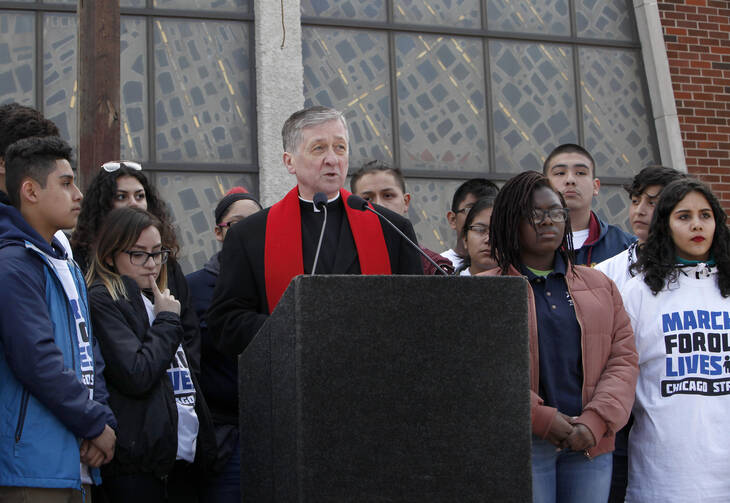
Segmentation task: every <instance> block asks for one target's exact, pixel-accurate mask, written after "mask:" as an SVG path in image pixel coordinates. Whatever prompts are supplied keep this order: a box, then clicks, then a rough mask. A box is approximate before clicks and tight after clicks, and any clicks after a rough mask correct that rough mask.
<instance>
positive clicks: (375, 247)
mask: <svg viewBox="0 0 730 503" xmlns="http://www.w3.org/2000/svg"><path fill="white" fill-rule="evenodd" d="M349 196H350V193H349V192H347V191H346V190H345V189H340V197H341V198H342V202H343V204H344V205H345V215H346V216H347V220H348V222H349V223H350V230H351V231H352V236H353V238H354V239H355V248H356V249H357V258H358V260H359V261H360V271H361V272H362V274H390V273H391V270H390V257H389V255H388V247H387V246H386V245H385V236H383V228H382V227H381V226H380V219H379V218H378V217H377V216H376V215H374V214H373V213H371V212H369V211H359V210H355V209H352V208H350V207H349V206H348V205H347V198H348V197H349ZM299 274H304V260H303V258H302V215H301V213H300V209H299V191H298V188H297V187H294V188H293V189H292V190H290V191H289V193H288V194H287V195H286V196H284V199H282V200H281V201H279V202H278V203H276V204H275V205H273V206H272V207H271V208H270V209H269V214H268V215H267V217H266V238H265V243H264V278H265V281H266V299H267V301H268V304H269V313H271V312H273V311H274V308H275V307H276V304H278V303H279V299H281V296H282V295H284V290H286V287H288V286H289V282H290V281H291V280H292V278H293V277H294V276H298V275H299Z"/></svg>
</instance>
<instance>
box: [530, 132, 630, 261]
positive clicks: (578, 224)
mask: <svg viewBox="0 0 730 503" xmlns="http://www.w3.org/2000/svg"><path fill="white" fill-rule="evenodd" d="M542 172H543V174H544V175H545V176H547V177H548V179H549V180H550V183H551V184H552V185H553V187H555V190H557V191H558V192H560V193H561V194H562V195H563V197H564V198H565V204H567V206H568V208H569V209H570V226H571V230H572V239H573V249H574V250H575V263H576V264H578V265H587V266H593V265H595V264H597V263H598V262H602V261H604V260H606V259H607V258H611V257H613V256H614V255H617V254H618V253H621V252H622V251H624V250H625V249H627V248H628V247H629V245H630V244H631V243H632V242H633V241H634V240H635V238H634V237H633V236H631V235H630V234H628V233H626V232H624V231H623V230H621V229H620V228H618V227H617V226H615V225H611V224H607V223H605V222H603V221H601V220H600V219H599V218H598V216H597V215H596V214H595V213H594V212H593V210H592V209H591V207H592V205H593V198H594V197H595V196H597V195H598V190H599V189H600V187H601V181H600V180H599V179H598V178H596V163H595V161H594V160H593V157H592V156H591V154H590V153H589V152H588V151H587V150H586V149H584V148H583V147H581V146H580V145H576V144H574V143H565V144H563V145H559V146H557V147H555V148H554V149H553V151H552V152H550V155H548V157H547V159H545V163H544V164H543V167H542Z"/></svg>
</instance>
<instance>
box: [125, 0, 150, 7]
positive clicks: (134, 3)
mask: <svg viewBox="0 0 730 503" xmlns="http://www.w3.org/2000/svg"><path fill="white" fill-rule="evenodd" d="M146 5H147V0H119V6H120V7H145V6H146Z"/></svg>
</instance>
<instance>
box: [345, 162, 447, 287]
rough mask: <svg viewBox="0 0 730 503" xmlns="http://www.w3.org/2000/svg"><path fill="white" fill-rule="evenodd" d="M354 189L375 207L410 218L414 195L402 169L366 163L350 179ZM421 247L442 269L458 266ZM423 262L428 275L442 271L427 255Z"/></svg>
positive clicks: (354, 191) (352, 189) (422, 258)
mask: <svg viewBox="0 0 730 503" xmlns="http://www.w3.org/2000/svg"><path fill="white" fill-rule="evenodd" d="M350 190H351V191H352V193H353V194H357V195H358V196H360V197H362V198H363V199H365V200H366V201H368V202H370V203H372V204H373V205H374V206H382V207H384V208H388V209H389V210H392V211H395V212H396V213H398V214H400V215H403V216H404V217H405V218H408V207H409V204H410V202H411V195H410V194H409V193H408V192H406V181H405V178H404V177H403V172H402V171H401V170H400V168H397V167H393V166H390V165H389V164H387V163H385V162H383V161H370V162H366V163H365V164H363V165H362V166H361V167H360V169H358V170H357V171H356V172H355V173H354V174H353V175H352V177H351V178H350ZM421 250H423V252H424V253H426V254H427V255H428V256H429V257H431V259H433V261H434V262H436V263H437V264H438V265H439V266H440V267H441V268H442V270H444V271H445V272H447V273H448V274H453V273H454V266H453V265H451V261H450V260H449V259H447V258H446V257H444V256H442V255H439V254H438V253H436V252H433V251H431V250H429V249H428V248H424V247H423V246H421ZM421 265H422V266H423V273H424V274H426V275H433V274H442V273H441V272H439V271H438V269H437V268H436V266H434V265H433V264H432V263H431V262H429V261H428V260H426V258H425V257H421Z"/></svg>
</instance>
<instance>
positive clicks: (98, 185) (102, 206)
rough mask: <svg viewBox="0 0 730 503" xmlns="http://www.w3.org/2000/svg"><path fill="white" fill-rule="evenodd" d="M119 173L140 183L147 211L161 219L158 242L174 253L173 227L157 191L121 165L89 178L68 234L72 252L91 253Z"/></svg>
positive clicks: (139, 172) (112, 197)
mask: <svg viewBox="0 0 730 503" xmlns="http://www.w3.org/2000/svg"><path fill="white" fill-rule="evenodd" d="M123 176H131V177H134V178H135V179H136V180H137V181H139V183H140V184H141V185H142V188H143V189H144V193H145V197H146V198H147V211H149V212H150V213H151V214H152V215H154V216H155V217H157V218H158V219H159V220H160V222H161V225H162V228H161V229H160V234H161V235H162V244H163V246H164V247H165V248H167V249H169V250H170V256H171V257H175V256H177V252H178V251H179V250H180V246H179V245H178V243H177V237H176V236H175V230H174V229H173V228H172V225H170V217H169V215H168V214H167V208H166V206H165V203H164V202H163V201H162V199H160V197H159V195H158V193H157V190H156V189H155V187H154V186H153V185H151V184H150V183H149V181H148V180H147V177H146V176H145V175H144V173H142V172H141V171H136V170H134V169H131V168H128V167H127V166H121V167H120V168H119V169H118V170H116V171H112V172H111V173H109V172H107V171H104V170H103V169H102V170H101V171H99V174H98V175H96V177H95V178H94V179H93V180H92V181H91V184H90V185H89V188H88V189H87V190H86V192H85V193H84V200H83V202H82V203H81V213H80V214H79V219H78V221H77V222H76V228H75V229H74V232H73V234H72V235H71V247H72V248H73V250H74V253H75V254H76V253H79V254H80V255H87V254H90V253H91V248H92V245H93V243H94V240H95V239H96V236H97V235H98V234H99V230H100V229H101V226H102V223H103V222H104V221H105V219H106V217H107V215H108V214H109V212H110V211H111V210H112V207H113V203H114V195H115V194H116V192H117V179H118V178H120V177H123Z"/></svg>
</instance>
